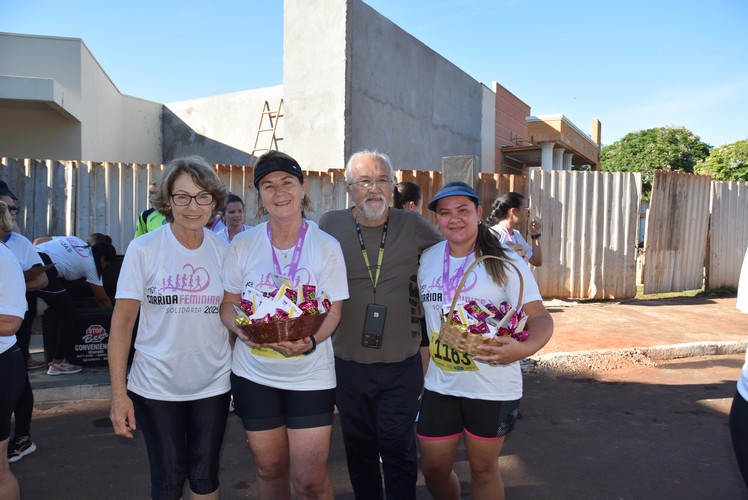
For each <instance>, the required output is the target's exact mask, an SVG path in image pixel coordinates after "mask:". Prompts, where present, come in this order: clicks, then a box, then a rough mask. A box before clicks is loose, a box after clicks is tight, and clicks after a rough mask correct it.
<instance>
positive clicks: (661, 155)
mask: <svg viewBox="0 0 748 500" xmlns="http://www.w3.org/2000/svg"><path fill="white" fill-rule="evenodd" d="M711 149H712V146H710V145H709V144H707V143H705V142H703V141H702V140H701V138H699V136H697V135H695V134H694V133H693V132H691V131H690V130H688V129H687V128H685V127H659V128H650V129H647V130H640V131H637V132H631V133H629V134H626V136H625V137H624V138H623V139H621V140H619V141H617V142H614V143H613V144H611V145H609V146H604V147H603V149H602V151H601V152H600V167H601V169H602V170H604V171H609V172H641V174H642V190H643V193H642V195H643V196H644V197H645V198H648V197H649V192H650V191H651V189H652V176H653V175H654V171H655V170H670V171H682V172H689V173H693V171H694V166H695V165H696V163H697V162H699V161H701V160H704V159H705V158H707V157H708V156H709V151H710V150H711Z"/></svg>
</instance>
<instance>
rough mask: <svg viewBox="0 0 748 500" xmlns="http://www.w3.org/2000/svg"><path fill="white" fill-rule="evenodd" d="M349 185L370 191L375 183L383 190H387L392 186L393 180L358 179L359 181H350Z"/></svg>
mask: <svg viewBox="0 0 748 500" xmlns="http://www.w3.org/2000/svg"><path fill="white" fill-rule="evenodd" d="M348 185H349V186H355V187H357V188H358V189H363V190H364V191H369V190H370V189H371V188H373V187H374V186H375V185H376V186H377V187H378V188H379V189H382V190H385V189H387V188H389V187H390V186H392V181H391V180H385V179H382V180H378V181H358V182H350V183H348Z"/></svg>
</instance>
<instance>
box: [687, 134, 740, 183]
mask: <svg viewBox="0 0 748 500" xmlns="http://www.w3.org/2000/svg"><path fill="white" fill-rule="evenodd" d="M695 169H696V173H697V174H703V175H709V176H711V177H712V179H714V180H715V181H748V139H744V140H742V141H737V142H733V143H730V144H724V145H722V146H719V147H717V148H714V149H713V150H712V152H711V153H710V154H709V157H707V158H706V159H704V160H702V161H700V162H698V163H697V164H696V167H695Z"/></svg>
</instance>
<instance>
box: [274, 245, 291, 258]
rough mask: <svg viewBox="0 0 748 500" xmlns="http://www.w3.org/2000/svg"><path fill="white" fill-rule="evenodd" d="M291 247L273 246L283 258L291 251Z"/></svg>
mask: <svg viewBox="0 0 748 500" xmlns="http://www.w3.org/2000/svg"><path fill="white" fill-rule="evenodd" d="M291 248H293V247H291ZM291 248H286V249H285V250H281V249H280V248H275V249H276V250H278V251H279V252H280V254H281V255H282V256H283V258H284V259H287V258H288V252H290V251H291Z"/></svg>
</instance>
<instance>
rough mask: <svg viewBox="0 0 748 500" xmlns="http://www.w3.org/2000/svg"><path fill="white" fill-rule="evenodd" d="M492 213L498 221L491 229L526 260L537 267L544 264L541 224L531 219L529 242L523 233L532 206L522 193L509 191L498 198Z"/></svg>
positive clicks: (500, 239)
mask: <svg viewBox="0 0 748 500" xmlns="http://www.w3.org/2000/svg"><path fill="white" fill-rule="evenodd" d="M492 215H493V217H494V218H495V219H496V221H497V222H498V223H497V224H496V225H495V226H492V227H491V230H492V231H493V232H494V233H496V236H497V237H498V238H499V241H501V242H502V243H503V244H505V245H506V246H508V247H509V248H511V249H512V250H514V251H515V252H517V253H518V254H519V255H520V257H522V258H523V259H525V262H528V263H530V264H532V265H533V266H535V267H540V266H542V265H543V248H542V247H541V246H540V230H541V229H542V228H541V225H540V222H538V221H537V219H532V220H530V227H529V229H530V241H531V242H532V244H529V243H527V241H526V240H525V238H524V236H522V234H523V233H524V232H525V231H526V230H527V229H528V227H527V219H528V218H529V217H530V208H529V207H528V206H527V199H526V198H525V197H524V196H523V195H521V194H520V193H515V192H509V193H506V194H503V195H501V196H499V197H498V198H496V201H494V202H493V207H492Z"/></svg>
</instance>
